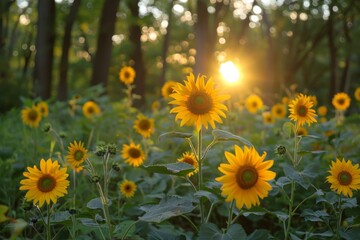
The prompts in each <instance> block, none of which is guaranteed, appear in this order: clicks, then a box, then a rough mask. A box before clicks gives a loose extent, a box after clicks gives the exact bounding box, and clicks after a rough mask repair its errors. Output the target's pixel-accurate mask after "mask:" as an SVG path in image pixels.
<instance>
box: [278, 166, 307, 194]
mask: <svg viewBox="0 0 360 240" xmlns="http://www.w3.org/2000/svg"><path fill="white" fill-rule="evenodd" d="M282 167H283V170H284V173H285V176H286V177H288V178H289V179H291V180H294V181H295V182H296V183H297V184H299V185H300V186H302V187H303V188H304V189H305V190H307V189H308V188H309V186H310V181H309V179H308V178H306V177H305V176H303V175H302V174H301V173H300V172H298V171H296V170H295V169H294V168H293V167H292V166H290V165H287V164H283V166H282Z"/></svg>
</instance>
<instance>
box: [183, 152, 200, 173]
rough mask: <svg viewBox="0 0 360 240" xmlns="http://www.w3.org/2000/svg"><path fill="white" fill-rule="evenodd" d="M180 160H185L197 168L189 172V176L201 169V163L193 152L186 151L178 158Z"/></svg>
mask: <svg viewBox="0 0 360 240" xmlns="http://www.w3.org/2000/svg"><path fill="white" fill-rule="evenodd" d="M178 161H179V162H185V163H188V164H190V165H192V166H193V167H194V168H195V170H194V171H192V172H190V173H188V174H187V175H188V177H191V176H192V175H193V174H194V173H197V172H198V171H199V164H198V162H197V160H196V157H195V155H194V154H193V153H189V152H185V153H183V155H182V157H181V158H178Z"/></svg>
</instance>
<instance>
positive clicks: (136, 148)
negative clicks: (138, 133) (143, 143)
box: [121, 142, 145, 167]
mask: <svg viewBox="0 0 360 240" xmlns="http://www.w3.org/2000/svg"><path fill="white" fill-rule="evenodd" d="M121 154H122V155H121V156H122V158H124V159H125V162H126V163H127V164H129V165H131V166H133V167H139V166H140V165H142V164H143V162H144V160H145V155H144V153H143V151H142V150H141V148H140V144H138V145H135V144H134V143H133V142H131V143H130V145H128V144H123V148H122V152H121Z"/></svg>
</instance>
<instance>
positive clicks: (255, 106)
mask: <svg viewBox="0 0 360 240" xmlns="http://www.w3.org/2000/svg"><path fill="white" fill-rule="evenodd" d="M263 105H264V103H263V101H262V100H261V98H260V97H259V96H258V95H256V94H252V95H250V96H249V97H248V98H246V100H245V106H246V109H247V110H248V111H249V112H250V113H252V114H255V113H256V112H257V111H258V110H259V109H261V108H262V107H263Z"/></svg>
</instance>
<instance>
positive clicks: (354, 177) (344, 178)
mask: <svg viewBox="0 0 360 240" xmlns="http://www.w3.org/2000/svg"><path fill="white" fill-rule="evenodd" d="M329 173H330V174H331V175H330V176H327V177H326V181H327V182H329V183H330V184H331V186H330V188H331V190H333V191H336V192H337V194H342V195H344V196H346V197H352V196H353V192H352V190H359V189H360V169H359V164H355V165H352V163H351V161H350V160H348V161H345V159H342V160H341V161H340V160H339V159H336V162H334V161H332V162H331V167H330V170H329Z"/></svg>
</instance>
